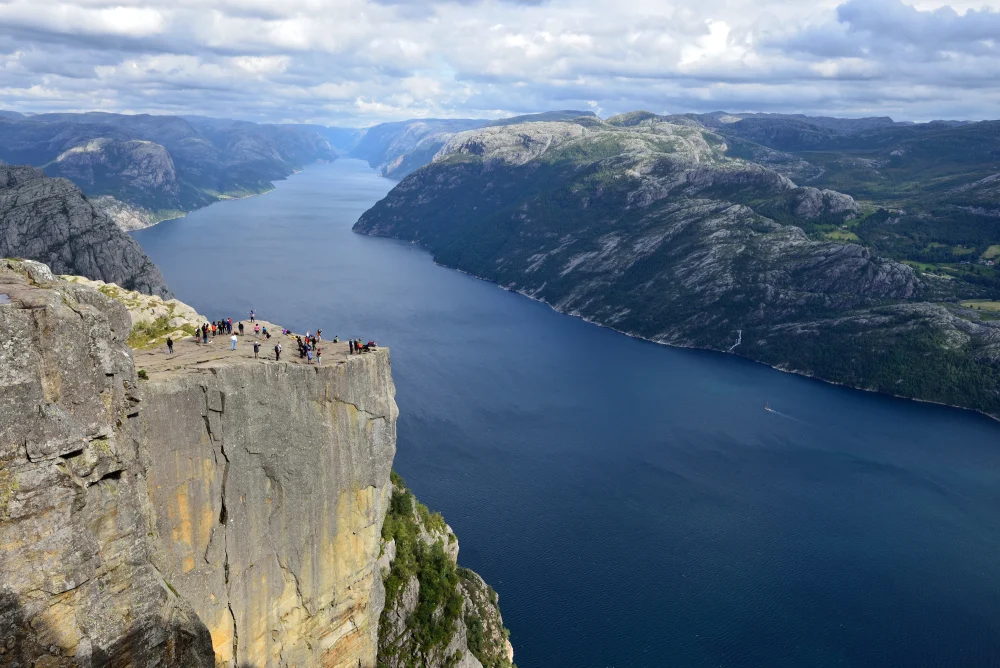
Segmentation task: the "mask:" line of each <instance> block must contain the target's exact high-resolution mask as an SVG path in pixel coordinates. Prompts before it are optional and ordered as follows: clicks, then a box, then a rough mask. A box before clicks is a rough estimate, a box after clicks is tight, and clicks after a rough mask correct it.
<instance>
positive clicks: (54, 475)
mask: <svg viewBox="0 0 1000 668" xmlns="http://www.w3.org/2000/svg"><path fill="white" fill-rule="evenodd" d="M95 287H96V288H97V289H95ZM171 306H173V309H171V308H170V307H171ZM188 310H190V309H189V307H187V306H185V305H183V304H180V303H179V302H177V303H174V304H170V303H165V302H162V300H159V299H157V298H150V299H148V300H145V299H143V298H141V297H140V296H139V295H136V294H135V293H129V292H126V291H122V290H120V289H118V288H117V287H116V286H105V285H101V284H95V283H93V282H90V281H83V280H78V279H74V278H73V277H64V278H57V277H54V276H53V275H52V273H51V272H50V271H49V269H48V268H47V267H46V266H44V265H41V264H39V263H37V262H31V261H18V260H3V261H0V666H12V667H13V666H25V667H27V666H45V667H63V666H65V667H69V666H88V667H96V666H116V667H119V666H120V667H126V666H135V667H136V668H139V667H145V666H153V665H158V666H167V667H176V668H181V667H184V668H198V667H202V666H204V667H205V668H209V667H211V666H226V667H235V666H239V667H241V668H246V667H251V666H252V667H253V668H270V667H275V668H277V667H292V666H322V667H324V668H326V667H331V668H333V667H348V666H349V667H351V668H354V667H361V668H374V666H376V665H379V660H378V658H377V657H378V654H379V651H380V648H381V647H382V646H383V644H384V638H385V637H387V634H388V633H389V630H388V629H389V628H390V627H388V626H386V625H385V624H380V618H381V619H383V620H384V619H386V617H385V616H384V615H383V607H384V604H385V586H384V584H383V579H384V578H388V577H389V572H388V567H386V564H385V558H384V557H385V555H384V554H383V552H384V546H385V535H386V533H385V531H384V527H383V524H384V522H385V521H386V518H387V516H388V517H389V518H390V522H392V523H393V524H392V526H393V527H397V526H398V520H397V519H396V515H394V514H392V513H390V512H389V511H390V506H391V502H392V501H393V500H394V499H395V498H396V496H397V495H398V494H399V490H398V488H397V487H396V486H394V484H393V482H392V481H391V480H390V472H391V467H392V460H393V456H394V454H395V448H396V418H397V415H398V411H397V408H396V403H395V400H394V395H395V388H394V385H393V382H392V376H391V371H390V364H389V351H388V349H385V348H381V349H378V350H376V351H373V352H371V353H366V354H364V355H356V356H349V355H347V354H346V348H347V346H346V344H330V343H328V344H326V347H325V348H324V354H323V365H322V366H319V365H313V364H306V363H304V362H303V361H302V360H299V359H298V358H296V357H294V356H293V355H291V353H290V351H289V354H288V360H287V361H286V360H285V359H282V361H281V362H277V361H274V360H273V359H266V358H263V359H258V358H256V357H255V356H254V354H253V353H252V352H250V345H249V342H248V341H247V340H246V339H244V340H243V341H242V342H241V345H240V346H238V347H237V349H236V350H231V349H230V346H229V345H228V342H223V338H221V337H220V338H219V339H215V340H211V342H210V343H208V344H198V343H195V342H194V339H193V338H184V339H180V340H178V341H177V342H176V343H175V347H176V352H175V354H174V355H172V356H171V355H167V354H166V352H165V351H164V350H163V349H162V346H158V343H159V339H156V338H153V339H150V338H148V335H149V329H148V328H149V326H150V324H149V321H150V320H151V321H152V322H158V321H160V320H167V324H168V326H170V327H173V326H174V325H176V323H174V325H171V324H170V320H171V318H168V315H172V316H175V317H181V316H180V315H178V314H181V313H183V314H187V313H188ZM166 311H169V313H166ZM190 312H191V313H192V314H194V315H192V316H191V317H199V316H197V314H196V313H195V312H194V311H193V310H190ZM189 315H190V314H189ZM270 329H271V331H278V330H279V328H277V327H270ZM137 332H138V333H139V334H137ZM130 335H131V336H132V338H133V339H136V338H138V339H139V340H140V342H141V343H143V344H146V343H150V342H152V344H153V345H154V347H146V348H145V349H137V350H133V349H131V348H130V347H129V346H128V345H127V343H128V340H129V337H130ZM247 338H248V339H249V338H250V337H247ZM250 340H252V339H250ZM272 343H273V342H272ZM286 347H291V346H287V345H286ZM397 505H398V502H397ZM416 507H419V506H416ZM441 523H442V524H443V520H442V522H441ZM423 533H426V532H423ZM449 535H452V536H453V534H450V533H449ZM428 536H430V534H428ZM454 548H455V549H454V550H453V552H454V556H457V542H456V543H455V545H454ZM454 556H453V557H452V558H451V561H450V562H449V563H450V565H451V570H452V571H455V569H456V564H455V562H454ZM380 557H382V560H381V561H380ZM383 567H386V568H385V569H384V568H383ZM459 570H462V572H463V573H464V574H463V576H462V589H461V590H457V591H459V593H460V597H464V598H461V600H462V601H465V602H461V603H460V605H463V606H465V607H469V606H476V610H475V611H473V610H472V609H471V608H469V612H470V614H472V615H473V617H476V615H477V614H478V610H479V609H484V610H486V611H487V615H486V617H483V618H484V619H486V620H487V622H486V623H487V628H488V629H491V630H490V631H489V633H493V630H492V629H494V627H495V626H496V624H499V623H500V621H499V611H497V610H496V608H495V597H494V598H490V597H489V594H488V591H487V588H486V585H485V584H484V583H482V580H481V579H479V578H478V576H475V575H474V574H472V573H471V571H468V572H465V571H464V569H459ZM470 583H471V584H470ZM477 585H481V586H477ZM393 592H394V593H396V590H395V589H394V590H393ZM484 592H485V593H484ZM430 594H431V591H430V590H429V589H427V588H425V590H424V591H421V592H419V593H418V594H416V595H415V596H411V597H410V598H412V599H413V602H414V603H418V602H419V603H421V605H423V606H424V608H426V606H427V605H428V604H427V603H426V602H424V601H425V599H426V598H427V596H429V595H430ZM477 596H478V597H479V598H483V597H484V596H485V597H486V598H483V601H485V602H486V604H487V605H486V607H485V608H483V607H482V606H481V605H480V604H479V602H478V601H479V598H476V597H477ZM466 599H468V600H467V601H466ZM487 599H488V600H487ZM490 606H492V607H490ZM392 610H393V612H394V613H396V616H395V617H394V618H393V620H394V621H393V625H392V626H391V628H392V632H393V634H395V636H398V635H399V633H406V629H407V628H408V627H409V626H411V625H413V624H417V623H418V621H419V620H417V619H416V617H415V616H414V614H413V612H414V611H413V610H409V609H404V608H400V607H399V606H398V605H394V607H393V609H392ZM494 611H495V612H494ZM465 617H469V615H468V614H466V615H465ZM476 618H477V619H478V617H476ZM463 619H464V617H463ZM469 619H472V617H469ZM491 620H496V623H495V624H493V625H492V626H490V624H491V623H492V622H491ZM469 623H472V624H477V623H478V622H469ZM464 624H465V622H464V621H463V627H462V628H463V629H464V628H465V626H464ZM479 628H480V627H479V626H477V627H476V631H479ZM499 628H500V630H501V631H502V625H501V626H500V627H499ZM467 637H471V638H472V639H473V641H476V640H477V639H481V637H482V634H481V633H479V635H475V632H474V634H473V635H471V636H469V634H467V633H465V632H464V631H463V634H462V636H461V638H459V639H458V640H456V641H455V642H452V643H451V649H450V653H449V654H447V655H444V654H442V655H440V656H439V655H438V654H433V655H428V656H427V657H425V658H424V659H421V661H420V663H419V664H414V665H422V666H444V665H455V664H453V663H446V662H445V660H446V659H447V658H448V657H449V656H453V655H455V653H456V652H459V653H462V654H464V655H468V657H469V659H468V660H467V661H466V662H465V663H463V664H461V665H466V666H476V665H489V664H477V663H474V662H473V661H474V659H473V658H472V656H473V653H472V652H471V651H470V646H469V645H468V643H467V640H466V638H467ZM503 640H504V642H506V636H504V639H503ZM505 651H506V650H505ZM413 658H414V660H416V657H413ZM407 665H409V664H407Z"/></svg>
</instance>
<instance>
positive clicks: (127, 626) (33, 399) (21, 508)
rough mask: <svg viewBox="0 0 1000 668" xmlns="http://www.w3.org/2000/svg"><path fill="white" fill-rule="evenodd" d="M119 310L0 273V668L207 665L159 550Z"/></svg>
mask: <svg viewBox="0 0 1000 668" xmlns="http://www.w3.org/2000/svg"><path fill="white" fill-rule="evenodd" d="M130 326H131V323H130V321H129V317H128V313H127V312H126V311H125V309H124V307H123V306H121V305H120V304H118V303H117V302H115V301H113V300H111V299H109V298H107V297H105V296H104V295H102V294H100V293H99V292H96V291H94V290H91V289H89V288H86V287H83V286H76V285H73V284H70V283H66V282H63V281H58V280H55V279H53V277H52V275H51V273H49V271H48V269H47V268H46V267H44V266H42V265H39V264H37V263H30V262H24V263H21V262H12V261H3V262H2V264H0V665H3V666H10V667H16V666H24V667H25V668H27V667H28V666H46V667H56V666H109V665H113V666H135V667H137V668H138V667H140V666H152V665H160V666H171V667H176V668H187V667H204V668H209V667H211V666H212V665H213V662H214V658H213V653H212V645H211V637H210V636H209V633H208V630H207V628H206V627H205V625H204V624H203V623H202V622H201V620H200V619H199V618H198V617H197V615H196V614H195V613H194V611H193V609H192V608H191V606H190V605H189V604H188V603H187V602H185V601H184V600H183V599H181V598H180V597H178V595H177V593H176V592H175V590H173V589H172V588H171V586H170V584H169V583H168V582H167V581H165V580H164V578H163V575H162V573H161V572H160V571H159V570H158V569H157V568H156V567H155V566H154V564H153V561H152V556H153V554H154V552H155V550H156V549H157V548H156V546H155V544H154V542H153V540H152V532H153V530H154V525H153V523H152V522H151V517H152V507H151V504H150V497H149V495H148V492H147V487H148V484H149V481H148V477H147V476H148V473H149V472H148V469H147V467H146V464H147V460H148V457H147V456H145V455H143V451H144V445H143V442H142V429H141V426H140V421H139V419H138V418H139V415H140V413H141V408H142V394H141V388H140V387H139V381H138V379H137V377H136V372H135V369H134V367H133V365H132V359H131V353H130V351H129V349H128V348H127V347H126V345H125V338H126V337H127V336H128V332H129V328H130Z"/></svg>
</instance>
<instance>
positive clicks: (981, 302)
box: [962, 299, 1000, 313]
mask: <svg viewBox="0 0 1000 668" xmlns="http://www.w3.org/2000/svg"><path fill="white" fill-rule="evenodd" d="M962 306H964V307H966V308H974V309H976V310H981V311H995V312H997V313H1000V302H994V301H990V300H988V299H969V300H966V301H964V302H962Z"/></svg>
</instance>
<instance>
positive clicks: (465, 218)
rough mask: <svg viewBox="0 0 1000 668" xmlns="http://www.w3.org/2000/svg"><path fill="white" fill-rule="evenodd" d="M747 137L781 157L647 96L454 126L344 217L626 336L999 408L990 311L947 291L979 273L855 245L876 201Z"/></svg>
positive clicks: (967, 289)
mask: <svg viewBox="0 0 1000 668" xmlns="http://www.w3.org/2000/svg"><path fill="white" fill-rule="evenodd" d="M741 122H742V121H741ZM793 122H795V123H797V122H799V121H798V120H795V119H793ZM963 129H964V128H951V129H950V131H960V130H963ZM902 130H905V131H906V132H910V130H908V129H906V128H903V129H902ZM891 131H893V132H896V131H900V129H899V128H891ZM733 143H737V144H738V145H739V146H740V147H741V150H740V151H737V153H738V154H739V155H734V154H733V151H732V149H731V144H733ZM751 146H752V147H756V149H755V150H759V152H763V153H765V154H766V153H767V152H768V151H770V152H771V153H772V154H778V153H780V152H779V151H778V149H775V148H770V147H767V146H763V145H760V144H756V143H752V142H750V141H749V140H747V139H744V138H737V141H735V142H734V141H732V140H730V139H729V138H728V137H727V135H725V134H722V133H721V132H720V131H718V130H717V129H716V128H714V127H712V128H710V127H707V126H706V125H704V124H703V123H701V122H700V121H698V120H697V119H695V118H690V117H685V118H679V119H678V118H664V117H660V116H657V115H655V114H650V113H648V112H634V113H631V114H624V115H621V116H616V117H613V118H610V119H607V120H606V121H601V120H599V119H595V118H584V119H579V120H576V121H573V122H540V123H532V124H520V125H510V126H500V127H487V128H482V129H478V130H474V131H467V132H463V133H459V134H457V135H455V136H454V137H452V138H451V139H450V140H449V141H448V143H447V145H446V146H445V147H443V149H442V150H441V151H440V153H439V154H438V156H437V157H436V158H435V160H434V162H433V163H432V164H430V165H429V166H427V167H425V168H424V169H421V170H419V171H417V172H415V173H413V174H411V175H410V176H408V177H407V178H405V179H404V180H403V181H401V182H400V183H399V184H398V185H397V186H396V187H395V188H394V189H393V190H392V192H390V193H389V195H388V196H387V197H386V198H385V199H383V200H382V201H381V202H379V203H378V204H376V205H375V206H374V207H373V208H372V209H370V210H369V211H368V212H366V213H365V214H364V215H363V216H362V217H361V219H360V220H359V221H358V223H357V224H356V226H355V230H356V231H358V232H362V233H366V234H373V235H380V236H390V237H395V238H400V239H405V240H408V241H415V242H419V243H421V244H424V245H426V246H427V247H428V248H430V249H431V251H432V252H433V253H434V256H435V259H436V260H437V261H439V262H441V263H442V264H445V265H448V266H452V267H457V268H459V269H461V270H463V271H467V272H469V273H471V274H474V275H476V276H479V277H482V278H485V279H488V280H492V281H495V282H497V283H499V284H500V285H502V286H504V287H507V288H509V289H512V290H517V291H520V292H522V293H524V294H526V295H529V296H531V297H533V298H535V299H539V300H542V301H544V302H546V303H548V304H550V305H552V306H553V307H554V308H556V309H557V310H559V311H562V312H565V313H570V314H573V315H578V316H580V317H583V318H586V319H588V320H591V321H594V322H597V323H600V324H603V325H607V326H610V327H614V328H615V329H618V330H620V331H623V332H627V333H629V334H632V335H635V336H640V337H643V338H647V339H650V340H653V341H658V342H661V343H667V344H671V345H679V346H691V347H700V348H708V349H714V350H721V351H726V350H730V351H732V352H734V353H736V354H740V355H743V356H746V357H749V358H751V359H755V360H759V361H762V362H765V363H767V364H770V365H772V366H776V367H779V368H782V369H786V370H789V371H795V372H798V373H803V374H807V375H814V376H818V377H821V378H825V379H827V380H831V381H835V382H840V383H844V384H848V385H852V386H855V387H860V388H864V389H870V390H877V391H881V392H886V393H891V394H896V395H901V396H907V397H915V398H921V399H927V400H932V401H939V402H943V403H949V404H953V405H960V406H966V407H970V408H976V409H979V410H982V411H984V412H987V413H990V414H992V415H995V416H1000V389H998V388H1000V322H998V321H997V320H996V319H993V316H992V313H994V311H989V310H977V309H976V308H975V307H974V305H967V306H962V305H961V303H960V302H961V300H962V299H967V298H972V297H982V296H984V292H988V291H989V290H990V289H991V288H989V287H988V286H982V285H979V284H976V283H974V282H970V281H963V280H946V279H940V278H930V277H927V276H925V275H924V272H922V271H921V270H919V269H916V268H914V267H913V266H910V265H908V264H905V263H903V262H900V261H897V260H894V259H892V258H891V257H886V256H885V255H884V254H883V253H881V252H880V250H879V247H878V246H876V245H872V244H862V243H857V240H858V236H857V235H856V234H855V233H854V232H853V230H857V229H859V228H864V226H866V225H874V224H875V223H873V222H872V219H876V220H877V219H881V217H882V216H883V213H880V212H884V210H883V209H873V207H871V206H870V205H869V204H868V203H865V202H860V203H859V202H858V201H857V200H855V199H854V198H853V197H851V196H850V194H845V193H842V192H838V191H836V190H833V189H830V188H817V187H812V186H805V187H801V186H798V185H796V183H795V182H793V181H792V180H791V179H789V178H788V176H786V175H783V174H782V173H780V171H779V170H778V169H776V168H774V167H772V166H768V165H766V164H760V163H758V162H754V161H752V160H749V159H746V158H744V157H742V156H743V155H745V154H746V153H747V152H748V151H747V149H748V147H751ZM772 157H773V156H772ZM786 158H787V160H790V161H792V162H795V160H796V158H795V156H793V155H790V154H789V155H787V156H786ZM993 187H995V182H992V181H990V182H983V183H981V185H980V186H977V188H983V189H985V190H987V191H989V190H991V189H992V188H993ZM995 243H1000V236H998V237H997V238H996V241H995ZM967 304H968V303H967Z"/></svg>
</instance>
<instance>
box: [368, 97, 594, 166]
mask: <svg viewBox="0 0 1000 668" xmlns="http://www.w3.org/2000/svg"><path fill="white" fill-rule="evenodd" d="M593 115H594V114H593V112H590V111H571V110H567V111H548V112H543V113H540V114H527V115H525V116H516V117H514V118H505V119H502V120H499V121H488V120H476V119H434V118H429V119H419V120H411V121H400V122H397V123H382V124H380V125H376V126H374V127H372V128H369V129H368V130H366V131H365V133H364V136H363V137H361V139H360V140H359V141H358V143H357V144H356V145H355V146H354V148H353V149H352V150H351V153H350V155H351V157H354V158H361V159H362V160H367V161H368V164H369V165H371V167H372V168H373V169H376V170H378V172H379V173H380V174H381V175H382V176H385V177H387V178H390V179H402V178H403V177H405V176H406V175H407V174H410V173H412V172H414V171H416V170H418V169H420V168H421V167H423V166H424V165H426V164H428V163H430V162H431V161H432V160H433V159H434V156H435V155H437V153H438V151H440V150H441V148H442V147H443V146H444V145H445V144H446V143H447V142H448V141H449V140H450V139H451V138H452V137H454V136H455V135H456V134H458V133H459V132H463V131H466V130H473V129H476V128H482V127H488V126H503V125H516V124H520V123H535V122H545V121H560V120H570V119H573V118H578V117H581V116H591V117H592V116H593Z"/></svg>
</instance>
